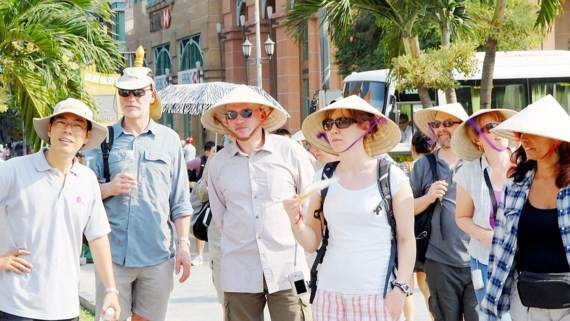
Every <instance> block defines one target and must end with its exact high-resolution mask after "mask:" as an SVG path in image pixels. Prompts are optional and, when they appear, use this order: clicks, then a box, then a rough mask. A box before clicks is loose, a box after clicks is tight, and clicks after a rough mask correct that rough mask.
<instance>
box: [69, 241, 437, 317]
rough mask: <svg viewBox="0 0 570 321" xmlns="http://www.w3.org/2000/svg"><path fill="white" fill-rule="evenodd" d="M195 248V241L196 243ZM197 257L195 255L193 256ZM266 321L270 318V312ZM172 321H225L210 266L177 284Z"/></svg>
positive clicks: (84, 284) (84, 280) (85, 292)
mask: <svg viewBox="0 0 570 321" xmlns="http://www.w3.org/2000/svg"><path fill="white" fill-rule="evenodd" d="M192 245H194V241H192ZM192 255H195V253H192ZM204 262H209V255H208V246H207V244H206V251H205V255H204ZM93 269H94V266H93V264H86V265H83V266H82V267H81V285H80V296H81V299H82V304H83V305H84V306H85V307H86V308H88V309H90V310H93V309H94V307H93V304H94V302H95V277H94V274H93ZM414 297H415V303H416V304H415V308H416V313H415V315H416V321H429V320H430V319H429V317H428V314H427V309H426V307H425V304H424V299H423V296H422V295H421V292H420V291H419V290H418V289H417V288H416V289H415V291H414ZM265 315H266V318H265V319H266V321H267V320H270V319H269V314H268V313H267V309H266V313H265ZM166 320H168V321H218V320H219V321H221V320H223V318H222V309H221V305H220V304H218V303H217V298H216V290H215V289H214V286H213V284H212V273H211V270H210V267H209V265H208V264H206V263H204V264H203V265H200V266H193V267H192V274H191V276H190V279H189V280H188V281H186V283H183V284H180V283H178V282H177V281H176V282H175V284H174V291H173V293H172V297H171V299H170V304H169V307H168V314H167V317H166Z"/></svg>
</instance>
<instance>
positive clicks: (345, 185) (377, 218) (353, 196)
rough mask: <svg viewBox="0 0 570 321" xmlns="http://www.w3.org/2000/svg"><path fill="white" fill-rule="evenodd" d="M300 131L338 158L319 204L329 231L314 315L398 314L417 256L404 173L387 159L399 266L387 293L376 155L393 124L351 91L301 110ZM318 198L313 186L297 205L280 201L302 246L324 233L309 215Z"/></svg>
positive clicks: (392, 138)
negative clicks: (312, 109)
mask: <svg viewBox="0 0 570 321" xmlns="http://www.w3.org/2000/svg"><path fill="white" fill-rule="evenodd" d="M303 133H304V135H305V138H306V139H307V141H308V142H309V143H311V145H313V146H316V147H318V148H319V149H321V150H323V151H324V152H327V153H330V154H334V155H338V156H339V158H340V162H339V163H338V166H337V167H336V170H334V174H333V175H334V177H336V178H338V181H337V182H335V183H333V184H332V185H331V186H330V187H329V188H328V192H327V197H326V199H325V201H324V204H323V207H322V209H323V211H322V217H323V219H324V220H326V222H327V229H328V230H329V231H330V234H329V235H330V237H329V239H328V245H327V250H326V255H325V256H324V260H323V262H322V264H321V266H320V269H319V273H318V289H317V291H316V296H315V300H314V302H313V306H312V309H313V319H314V320H315V321H321V320H348V319H346V318H345V317H344V315H345V313H348V312H349V311H354V313H358V314H359V315H361V316H362V320H402V319H403V313H402V312H403V306H404V300H405V298H406V295H409V293H410V292H409V291H410V288H409V284H407V283H408V281H409V280H410V277H411V275H412V270H413V265H414V258H415V239H414V235H413V223H412V222H413V219H412V218H413V196H412V191H411V188H410V185H409V183H408V178H407V177H406V175H405V174H404V173H403V172H402V171H401V170H400V169H399V168H397V167H396V166H390V170H389V184H390V189H391V195H392V205H393V212H394V217H395V220H396V234H397V242H396V243H395V246H396V248H397V253H398V255H397V265H398V269H397V273H396V275H395V276H394V277H393V282H392V286H388V287H387V288H386V289H387V290H386V291H387V293H386V292H385V285H386V282H385V280H386V276H387V275H389V274H390V273H392V271H389V266H390V262H388V261H389V260H388V258H390V252H391V250H392V245H391V241H392V231H391V227H390V224H389V222H388V217H387V213H386V211H385V210H384V208H383V207H382V208H380V207H379V204H382V201H383V198H382V194H381V193H380V191H379V188H378V166H379V165H378V160H376V159H375V158H374V156H376V155H380V154H382V153H385V152H387V151H389V150H390V149H392V148H393V147H394V146H395V145H396V144H398V142H399V141H400V130H399V128H398V126H397V125H396V124H395V123H393V122H392V121H391V120H389V119H388V118H386V117H385V116H384V115H382V114H381V113H380V112H379V111H378V110H376V109H374V107H372V106H370V104H368V103H367V102H366V101H364V100H363V99H361V98H360V97H358V96H350V97H347V98H344V99H342V100H338V101H336V102H335V103H333V104H332V105H329V106H327V107H325V108H324V109H321V110H319V111H317V112H315V113H313V114H311V115H310V116H309V117H307V118H306V119H305V121H304V122H303ZM321 175H322V171H321V172H320V173H317V175H316V176H315V180H316V181H320V179H321ZM321 202H322V199H321V194H320V193H315V194H313V196H311V198H310V201H309V205H308V206H307V207H306V208H303V209H302V212H301V199H300V198H299V196H295V197H294V198H292V199H289V200H285V201H284V204H283V205H284V207H285V209H286V210H287V213H288V214H289V219H290V222H291V229H292V230H293V234H294V236H295V238H296V239H297V241H298V242H299V244H301V245H302V246H303V248H305V250H307V251H308V252H314V251H315V250H316V249H317V247H319V244H320V243H321V240H322V227H321V221H320V220H319V219H317V218H315V217H314V216H313V213H314V212H315V211H316V210H318V209H319V208H321ZM384 295H386V296H385V297H383V296H384Z"/></svg>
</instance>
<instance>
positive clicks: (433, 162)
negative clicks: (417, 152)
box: [425, 154, 439, 182]
mask: <svg viewBox="0 0 570 321" xmlns="http://www.w3.org/2000/svg"><path fill="white" fill-rule="evenodd" d="M425 156H426V158H427V160H428V161H429V168H430V169H431V175H432V177H433V181H434V182H435V181H437V180H439V175H438V171H437V163H436V160H435V155H434V154H426V155H425Z"/></svg>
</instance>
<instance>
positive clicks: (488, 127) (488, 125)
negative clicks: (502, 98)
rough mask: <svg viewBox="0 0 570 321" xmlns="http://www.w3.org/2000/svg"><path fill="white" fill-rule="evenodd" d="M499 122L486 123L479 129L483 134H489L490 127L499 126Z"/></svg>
mask: <svg viewBox="0 0 570 321" xmlns="http://www.w3.org/2000/svg"><path fill="white" fill-rule="evenodd" d="M499 124H500V123H488V124H487V125H485V126H483V127H481V131H482V132H483V133H485V134H489V133H490V132H491V129H493V128H495V127H497V126H499Z"/></svg>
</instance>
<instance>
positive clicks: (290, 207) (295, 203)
mask: <svg viewBox="0 0 570 321" xmlns="http://www.w3.org/2000/svg"><path fill="white" fill-rule="evenodd" d="M283 208H284V209H285V211H286V212H287V215H288V216H289V220H290V221H291V224H294V223H295V221H297V219H298V218H299V211H300V210H301V199H300V198H299V196H298V195H295V197H293V198H290V199H286V200H284V201H283Z"/></svg>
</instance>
